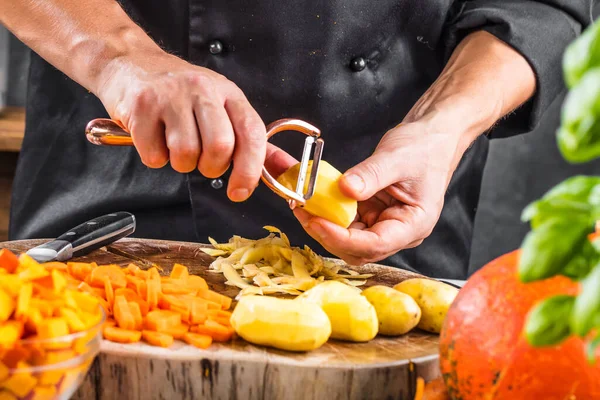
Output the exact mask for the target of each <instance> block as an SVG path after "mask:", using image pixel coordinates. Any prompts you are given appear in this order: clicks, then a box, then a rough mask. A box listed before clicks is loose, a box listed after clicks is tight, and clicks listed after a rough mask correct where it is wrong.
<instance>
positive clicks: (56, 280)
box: [44, 265, 67, 293]
mask: <svg viewBox="0 0 600 400" xmlns="http://www.w3.org/2000/svg"><path fill="white" fill-rule="evenodd" d="M44 267H46V265H44ZM50 276H51V277H52V286H53V288H54V292H56V293H60V292H62V291H63V290H65V288H66V287H67V279H66V278H65V275H64V274H61V273H60V272H59V270H57V269H53V270H52V272H50Z"/></svg>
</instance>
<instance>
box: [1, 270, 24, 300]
mask: <svg viewBox="0 0 600 400" xmlns="http://www.w3.org/2000/svg"><path fill="white" fill-rule="evenodd" d="M22 284H23V282H21V280H20V279H19V276H18V275H2V278H1V279H0V288H1V289H2V290H4V291H5V292H6V293H7V294H8V295H10V296H12V297H17V296H18V295H19V290H21V285H22Z"/></svg>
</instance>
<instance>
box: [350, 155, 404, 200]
mask: <svg viewBox="0 0 600 400" xmlns="http://www.w3.org/2000/svg"><path fill="white" fill-rule="evenodd" d="M396 158H397V157H394V154H393V153H391V152H389V151H376V152H375V153H373V155H372V156H371V157H369V158H367V159H366V160H365V161H363V162H361V163H360V164H358V165H357V166H355V167H353V168H350V169H349V170H348V171H346V173H345V174H344V175H343V176H342V178H341V179H340V189H341V190H342V192H344V193H345V194H346V195H347V196H350V197H352V198H354V199H356V200H358V201H363V200H367V199H369V198H371V197H373V196H374V195H375V194H376V193H377V192H379V191H380V190H383V189H385V188H386V187H388V186H390V185H393V184H394V183H396V182H398V180H399V176H398V175H399V170H400V166H399V165H398V164H399V163H398V161H399V160H396Z"/></svg>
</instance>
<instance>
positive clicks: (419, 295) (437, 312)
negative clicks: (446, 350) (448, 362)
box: [394, 278, 458, 333]
mask: <svg viewBox="0 0 600 400" xmlns="http://www.w3.org/2000/svg"><path fill="white" fill-rule="evenodd" d="M394 289H396V290H398V291H400V292H402V293H406V294H407V295H409V296H410V297H412V298H413V299H414V300H415V301H416V302H417V304H418V305H419V308H420V309H421V320H420V321H419V324H418V325H417V327H418V328H419V329H423V330H424V331H428V332H433V333H440V331H441V330H442V325H443V324H444V320H445V319H446V314H447V313H448V309H449V308H450V305H451V304H452V302H453V301H454V299H455V298H456V295H457V294H458V289H457V288H455V287H452V286H450V285H447V284H445V283H443V282H439V281H436V280H433V279H424V278H413V279H407V280H405V281H403V282H400V283H399V284H397V285H396V286H394Z"/></svg>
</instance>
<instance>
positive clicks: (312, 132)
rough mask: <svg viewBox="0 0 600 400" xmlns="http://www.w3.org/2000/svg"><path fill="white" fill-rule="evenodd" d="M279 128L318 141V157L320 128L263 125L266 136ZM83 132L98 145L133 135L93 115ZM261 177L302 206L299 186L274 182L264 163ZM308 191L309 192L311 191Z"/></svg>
mask: <svg viewBox="0 0 600 400" xmlns="http://www.w3.org/2000/svg"><path fill="white" fill-rule="evenodd" d="M283 131H297V132H301V133H304V134H305V135H307V136H311V137H312V138H314V141H315V143H316V144H317V145H318V149H319V151H318V153H317V154H318V158H319V160H320V158H321V148H322V143H323V141H322V139H320V138H319V137H320V136H321V131H319V129H318V128H316V127H315V126H313V125H311V124H309V123H308V122H306V121H302V120H300V119H293V118H285V119H280V120H277V121H274V122H272V123H271V124H269V125H268V126H267V140H268V139H269V138H271V137H272V136H273V135H275V134H276V133H279V132H283ZM85 135H86V137H87V139H88V141H90V142H91V143H93V144H95V145H99V146H133V139H132V138H131V133H130V132H129V131H128V130H127V128H125V126H123V124H122V123H121V122H119V121H116V120H112V119H108V118H97V119H94V120H92V121H90V122H89V123H88V124H87V126H86V128H85ZM313 167H314V168H313V173H312V174H311V176H312V177H313V178H312V179H311V180H313V182H311V185H310V187H311V188H313V189H314V186H315V183H314V179H316V173H315V172H316V167H317V165H313ZM301 176H302V177H303V176H304V171H301ZM261 180H262V181H263V182H264V184H265V185H267V187H269V188H270V189H271V190H272V191H274V192H275V193H276V194H278V195H279V196H281V197H283V198H284V199H286V200H287V201H288V203H289V204H290V207H291V208H294V207H295V206H296V205H300V206H303V205H304V204H305V203H306V199H305V197H304V196H302V195H301V194H299V193H298V192H299V190H297V191H296V192H295V191H293V190H290V189H288V188H286V187H285V186H283V185H282V184H280V183H279V182H277V180H276V179H275V178H273V177H272V176H271V174H270V173H269V171H267V169H266V168H265V167H264V166H263V170H262V175H261ZM303 182H304V180H302V181H301V182H300V184H302V183H303ZM311 190H312V189H311ZM310 195H312V192H311V193H310ZM309 197H310V196H309Z"/></svg>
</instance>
